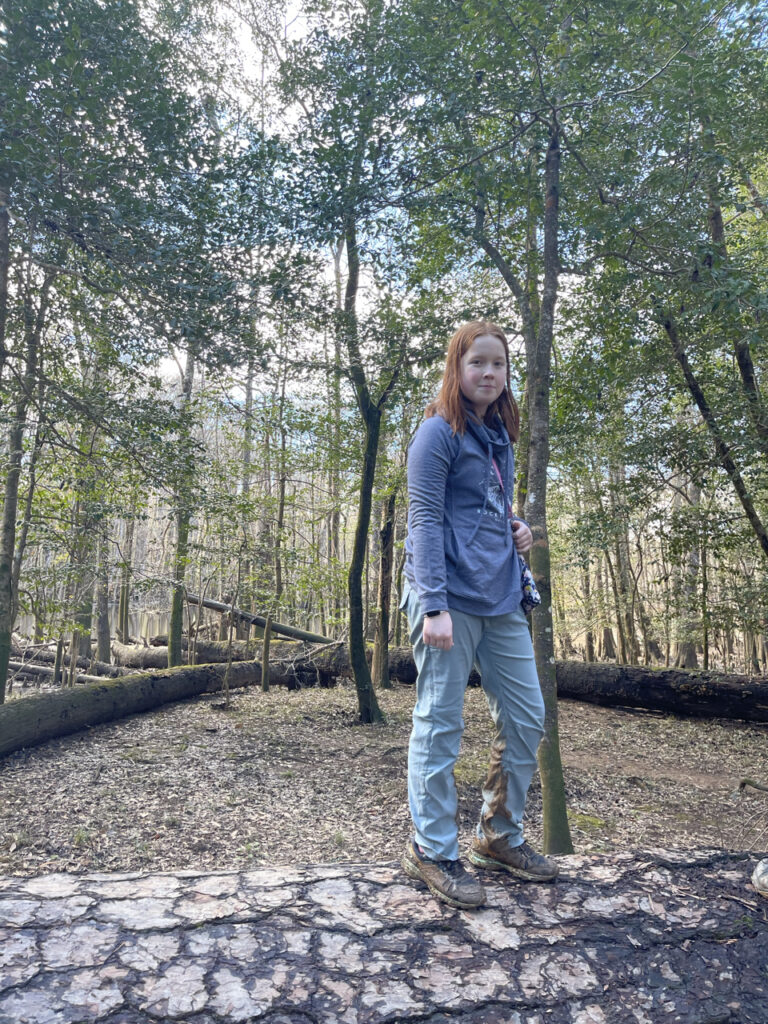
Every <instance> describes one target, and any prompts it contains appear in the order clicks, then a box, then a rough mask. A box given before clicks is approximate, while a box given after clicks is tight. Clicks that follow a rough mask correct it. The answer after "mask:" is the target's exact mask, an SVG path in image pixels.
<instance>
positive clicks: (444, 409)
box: [424, 320, 520, 442]
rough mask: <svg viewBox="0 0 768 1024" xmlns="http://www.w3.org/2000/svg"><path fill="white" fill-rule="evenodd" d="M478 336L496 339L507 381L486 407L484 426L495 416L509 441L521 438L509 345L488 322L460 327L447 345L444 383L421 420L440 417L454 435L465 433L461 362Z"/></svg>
mask: <svg viewBox="0 0 768 1024" xmlns="http://www.w3.org/2000/svg"><path fill="white" fill-rule="evenodd" d="M481 334H490V335H492V336H493V337H494V338H498V339H499V341H500V342H501V343H502V345H503V346H504V354H505V355H506V358H507V381H506V384H505V385H504V390H503V391H502V392H501V394H500V395H499V397H498V398H497V399H496V401H495V402H493V403H492V404H491V405H489V406H488V409H487V410H486V413H485V421H486V423H489V424H490V423H491V422H492V420H493V418H494V416H497V415H498V416H500V417H501V422H502V423H503V424H504V427H505V428H506V431H507V433H508V434H509V439H510V441H513V442H514V441H516V440H517V439H518V437H519V436H520V410H519V409H518V407H517V402H516V401H515V399H514V396H513V395H512V389H511V386H510V372H509V344H508V343H507V338H506V335H505V334H504V331H502V329H501V328H500V327H499V326H498V325H497V324H493V323H491V322H490V320H471V321H470V322H469V323H468V324H463V325H462V326H461V327H460V328H459V329H458V331H456V333H455V334H454V336H453V337H452V338H451V340H450V342H449V343H448V351H447V352H446V354H445V373H444V374H443V383H442V384H441V386H440V391H439V393H438V395H437V398H436V399H435V400H434V402H430V403H429V405H428V406H427V408H426V409H425V410H424V418H425V419H429V418H430V416H435V415H440V416H442V417H443V419H444V420H445V421H446V422H447V423H449V424H450V427H451V430H452V431H453V432H454V434H463V433H464V431H465V430H466V429H467V406H466V403H465V402H464V399H463V396H462V393H461V360H462V357H463V356H464V355H465V354H466V352H467V351H468V350H469V349H470V348H471V347H472V344H473V342H474V340H475V338H479V337H480V335H481Z"/></svg>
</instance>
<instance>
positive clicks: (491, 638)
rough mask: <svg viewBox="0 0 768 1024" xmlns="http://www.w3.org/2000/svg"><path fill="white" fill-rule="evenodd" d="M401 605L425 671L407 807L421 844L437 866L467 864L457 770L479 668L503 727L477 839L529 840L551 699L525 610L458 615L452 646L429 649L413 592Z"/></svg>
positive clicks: (494, 752) (491, 706) (485, 790)
mask: <svg viewBox="0 0 768 1024" xmlns="http://www.w3.org/2000/svg"><path fill="white" fill-rule="evenodd" d="M403 607H404V608H405V610H406V613H407V615H408V621H409V623H410V627H411V643H412V644H413V656H414V660H415V662H416V668H417V669H418V678H417V681H416V705H415V707H414V709H413V730H412V732H411V741H410V746H409V750H408V802H409V805H410V810H411V817H412V819H413V824H414V838H415V839H416V842H417V843H418V844H419V846H421V847H422V848H423V849H424V850H425V852H426V853H427V854H428V855H429V856H430V857H434V858H437V859H443V858H444V859H447V860H455V859H456V858H457V857H458V856H459V845H458V826H457V812H458V798H457V794H456V782H455V780H454V777H453V769H454V765H455V763H456V758H457V757H458V754H459V744H460V742H461V734H462V732H463V731H464V718H463V714H462V711H463V706H464V691H465V689H466V686H467V680H468V679H469V673H470V671H471V669H472V665H473V663H474V664H475V665H477V669H478V671H479V673H480V676H481V679H482V685H483V690H484V691H485V695H486V698H487V700H488V707H489V709H490V712H491V716H492V718H493V721H494V723H495V725H496V731H495V735H494V739H493V744H492V747H491V759H490V764H489V768H488V776H487V778H486V780H485V782H484V784H483V806H482V810H481V813H480V821H479V823H478V834H480V835H485V836H486V837H487V838H488V839H494V838H498V837H500V836H506V837H507V838H508V842H509V845H510V846H519V845H520V844H521V843H522V842H523V810H524V808H525V798H526V795H527V793H528V787H529V785H530V783H531V779H532V777H533V773H534V771H535V770H536V750H537V748H538V745H539V741H540V740H541V737H542V736H543V734H544V701H543V699H542V696H541V688H540V686H539V679H538V675H537V674H536V664H535V662H534V657H533V645H532V644H531V637H530V633H529V632H528V623H527V621H526V618H525V614H524V613H523V611H522V609H516V610H515V611H514V612H510V613H508V614H506V615H491V616H482V615H468V614H466V613H465V612H457V611H451V620H452V622H453V647H452V648H451V650H450V651H442V650H438V649H437V648H434V647H427V646H426V645H425V644H424V642H423V640H422V625H423V613H422V611H421V606H420V604H419V599H418V597H417V595H416V593H415V592H414V591H413V590H412V589H411V587H409V586H408V585H407V584H406V588H405V593H404V595H403Z"/></svg>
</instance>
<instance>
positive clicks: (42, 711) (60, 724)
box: [0, 661, 261, 757]
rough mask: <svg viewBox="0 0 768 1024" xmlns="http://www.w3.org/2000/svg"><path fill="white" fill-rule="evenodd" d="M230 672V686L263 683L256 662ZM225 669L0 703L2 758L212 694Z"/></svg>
mask: <svg viewBox="0 0 768 1024" xmlns="http://www.w3.org/2000/svg"><path fill="white" fill-rule="evenodd" d="M229 669H230V675H229V686H230V688H235V687H239V686H247V685H249V684H251V683H254V684H255V683H259V682H260V681H261V666H260V665H258V664H256V663H255V662H252V661H251V662H240V663H238V664H233V665H231V666H229ZM226 671H227V666H226V665H196V666H194V667H193V668H189V667H183V668H172V669H165V671H164V672H151V673H144V674H141V675H132V676H122V677H121V678H119V679H109V680H99V682H97V683H89V684H86V685H85V686H83V687H80V688H79V689H76V690H74V689H71V688H68V689H65V690H55V691H53V692H52V693H43V694H32V695H30V696H27V697H20V698H18V699H16V700H11V701H7V702H6V703H5V704H2V705H0V757H3V756H4V755H5V754H10V753H12V752H13V751H14V750H21V749H22V748H23V747H32V746H36V745H37V744H38V743H45V742H46V740H50V739H55V738H56V737H59V736H67V735H69V734H70V733H73V732H78V731H79V730H80V729H86V728H89V727H90V726H94V725H100V724H102V723H103V722H112V721H114V720H115V719H118V718H125V717H126V716H127V715H135V714H138V713H139V712H141V711H151V710H152V709H153V708H157V707H160V706H161V705H163V704H169V703H170V702H171V701H177V700H186V699H187V698H189V697H197V696H198V695H199V694H201V693H214V692H216V691H217V690H220V689H221V688H222V686H223V684H224V674H225V672H226Z"/></svg>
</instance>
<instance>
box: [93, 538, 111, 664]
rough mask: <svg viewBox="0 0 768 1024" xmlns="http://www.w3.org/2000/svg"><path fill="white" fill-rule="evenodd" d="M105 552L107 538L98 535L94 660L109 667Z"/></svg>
mask: <svg viewBox="0 0 768 1024" xmlns="http://www.w3.org/2000/svg"><path fill="white" fill-rule="evenodd" d="M107 552H108V541H107V537H106V534H105V533H101V534H100V535H99V550H98V559H97V564H98V569H97V578H96V660H97V661H103V662H104V663H105V664H107V665H109V663H110V661H111V658H112V649H111V648H112V638H111V635H110V628H109V561H108V558H107Z"/></svg>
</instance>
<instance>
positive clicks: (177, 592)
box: [168, 344, 196, 668]
mask: <svg viewBox="0 0 768 1024" xmlns="http://www.w3.org/2000/svg"><path fill="white" fill-rule="evenodd" d="M195 358H196V350H195V346H194V345H192V344H190V346H189V348H188V349H187V363H186V367H185V370H184V376H183V378H182V382H181V416H182V419H183V420H184V423H185V426H184V432H183V433H184V440H185V441H186V442H188V441H189V424H188V423H187V422H186V418H187V413H188V411H189V406H190V402H191V400H192V385H193V382H194V377H195ZM182 448H184V449H186V446H182ZM181 457H182V460H183V461H182V465H181V467H180V470H179V477H178V483H177V488H176V494H175V501H176V550H175V552H174V556H173V567H172V574H173V584H172V586H173V591H172V597H171V615H170V621H169V623H168V667H169V668H173V667H174V666H176V665H181V663H182V644H181V636H182V632H183V630H184V605H185V600H184V594H185V590H186V587H185V584H184V579H185V576H186V572H187V562H188V560H189V531H190V524H191V520H192V510H191V508H190V498H191V492H192V484H193V479H194V468H193V460H192V454H191V452H190V451H189V450H183V451H182V454H181Z"/></svg>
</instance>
